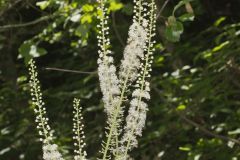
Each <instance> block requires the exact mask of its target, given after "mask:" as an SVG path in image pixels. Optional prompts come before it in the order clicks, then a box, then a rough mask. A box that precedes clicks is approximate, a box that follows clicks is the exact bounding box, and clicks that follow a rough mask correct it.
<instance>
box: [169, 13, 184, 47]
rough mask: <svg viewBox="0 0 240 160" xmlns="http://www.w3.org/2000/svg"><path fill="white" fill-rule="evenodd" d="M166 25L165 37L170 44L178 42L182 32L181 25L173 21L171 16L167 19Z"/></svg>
mask: <svg viewBox="0 0 240 160" xmlns="http://www.w3.org/2000/svg"><path fill="white" fill-rule="evenodd" d="M168 23H169V25H168V26H167V27H166V29H165V37H166V38H167V40H169V41H171V42H177V41H179V40H180V36H181V34H182V33H183V30H184V28H183V25H182V23H181V22H178V21H176V20H175V19H173V17H172V16H171V17H169V19H168Z"/></svg>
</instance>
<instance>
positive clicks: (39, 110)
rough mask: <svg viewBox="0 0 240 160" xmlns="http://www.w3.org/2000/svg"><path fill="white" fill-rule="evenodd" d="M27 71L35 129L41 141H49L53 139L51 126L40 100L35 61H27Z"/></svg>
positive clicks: (40, 93) (40, 94)
mask: <svg viewBox="0 0 240 160" xmlns="http://www.w3.org/2000/svg"><path fill="white" fill-rule="evenodd" d="M29 66H30V67H29V73H30V82H29V84H30V91H31V96H32V104H33V105H34V112H35V114H36V120H35V121H36V123H37V130H38V133H39V135H40V136H41V138H40V141H43V143H46V144H47V143H49V142H50V141H51V140H52V139H53V135H52V132H51V128H50V126H49V124H48V121H49V119H48V118H47V117H46V108H45V106H44V105H45V104H44V102H43V100H42V92H41V87H40V84H39V83H40V82H39V80H38V73H37V71H36V66H35V62H34V61H33V60H30V61H29Z"/></svg>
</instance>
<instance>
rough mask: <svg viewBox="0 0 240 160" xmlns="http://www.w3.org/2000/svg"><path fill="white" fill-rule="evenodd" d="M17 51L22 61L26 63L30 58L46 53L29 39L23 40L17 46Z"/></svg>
mask: <svg viewBox="0 0 240 160" xmlns="http://www.w3.org/2000/svg"><path fill="white" fill-rule="evenodd" d="M18 51H19V54H20V57H22V58H24V62H25V63H26V64H27V63H28V61H29V60H30V59H31V58H34V57H40V56H42V55H45V54H46V53H47V51H46V50H45V49H44V48H40V47H38V46H37V45H35V44H34V43H32V42H30V41H27V42H24V43H23V44H22V45H21V46H20V47H19V49H18Z"/></svg>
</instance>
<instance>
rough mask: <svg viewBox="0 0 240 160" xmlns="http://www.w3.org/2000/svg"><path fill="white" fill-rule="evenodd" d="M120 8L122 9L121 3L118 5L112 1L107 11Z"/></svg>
mask: <svg viewBox="0 0 240 160" xmlns="http://www.w3.org/2000/svg"><path fill="white" fill-rule="evenodd" d="M121 8H123V4H122V3H118V2H115V1H113V2H111V3H110V7H109V11H117V10H119V9H121Z"/></svg>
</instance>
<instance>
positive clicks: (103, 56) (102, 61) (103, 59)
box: [98, 0, 120, 117]
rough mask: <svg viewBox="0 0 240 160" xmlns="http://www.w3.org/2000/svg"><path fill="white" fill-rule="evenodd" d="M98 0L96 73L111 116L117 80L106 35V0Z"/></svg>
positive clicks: (107, 110) (117, 87) (107, 31)
mask: <svg viewBox="0 0 240 160" xmlns="http://www.w3.org/2000/svg"><path fill="white" fill-rule="evenodd" d="M98 2H99V7H98V11H99V16H98V18H99V20H100V24H99V25H98V29H99V35H98V46H99V48H100V49H99V51H98V53H99V58H98V75H99V80H100V87H101V91H102V93H103V102H104V108H105V111H106V112H107V114H108V117H111V114H112V113H113V110H114V108H113V105H112V103H113V101H114V98H113V97H114V96H115V95H119V94H120V89H119V81H118V78H117V75H116V67H115V66H114V64H113V57H112V56H111V54H112V52H111V50H110V49H109V47H110V39H109V37H108V34H109V27H108V19H109V16H108V15H107V8H106V7H105V3H106V0H98Z"/></svg>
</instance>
